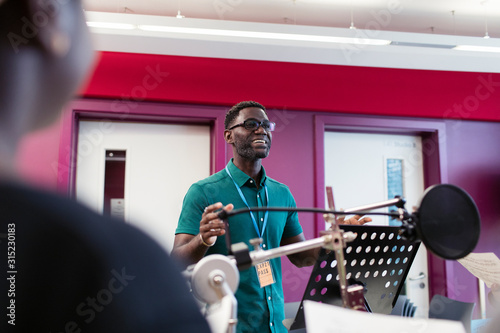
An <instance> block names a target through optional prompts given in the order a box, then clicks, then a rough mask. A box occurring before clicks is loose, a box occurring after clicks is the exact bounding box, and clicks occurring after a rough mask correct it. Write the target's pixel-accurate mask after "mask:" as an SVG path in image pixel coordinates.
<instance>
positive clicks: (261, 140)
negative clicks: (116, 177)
mask: <svg viewBox="0 0 500 333" xmlns="http://www.w3.org/2000/svg"><path fill="white" fill-rule="evenodd" d="M224 125H225V131H224V139H225V140H226V142H227V143H228V144H230V145H232V146H233V156H234V158H233V159H232V160H231V161H229V163H228V164H227V166H226V167H225V168H224V169H223V170H221V171H219V172H218V173H216V174H214V175H212V176H210V177H208V178H206V179H204V180H201V181H199V182H197V183H195V184H193V185H192V186H191V188H190V189H189V190H188V193H187V194H186V196H185V198H184V203H183V207H182V212H181V215H180V218H179V224H178V227H177V230H176V235H175V240H174V248H173V250H172V256H175V257H177V258H179V259H181V260H183V261H184V262H185V263H186V264H192V263H196V262H198V261H199V260H200V259H201V258H203V256H205V255H210V254H215V253H219V254H223V255H227V254H228V249H227V248H226V242H225V236H224V233H225V230H224V224H223V222H222V221H220V220H219V219H218V218H217V214H216V213H215V211H216V210H219V209H220V208H222V207H223V205H226V206H225V207H224V209H228V210H229V209H232V208H233V207H234V208H245V207H296V204H295V200H294V198H293V196H292V194H291V193H290V190H289V189H288V187H287V186H286V185H284V184H281V183H279V182H277V181H276V180H274V179H272V178H270V177H268V176H267V174H266V171H265V169H264V167H263V166H262V159H263V158H265V157H267V156H268V154H269V150H270V148H271V142H272V134H271V132H272V131H273V130H274V127H275V124H274V123H272V122H270V121H269V119H268V117H267V113H266V109H265V107H264V106H262V105H261V104H259V103H257V102H253V101H247V102H240V103H238V104H236V105H235V106H233V107H232V108H231V109H230V110H229V111H228V113H227V114H226V119H225V123H224ZM358 218H359V217H358ZM200 220H201V221H200ZM350 221H351V220H350ZM367 221H369V218H364V219H361V220H358V219H357V218H356V219H353V220H352V221H351V222H352V223H355V224H363V223H364V222H367ZM229 225H230V227H229V230H230V234H231V242H232V243H233V244H234V243H239V242H245V243H246V244H247V245H248V246H250V243H249V240H250V239H253V238H261V239H262V240H263V242H262V245H261V246H262V249H263V250H269V249H273V248H277V247H280V246H283V245H287V244H292V243H296V242H300V241H304V240H305V237H304V234H303V232H302V227H301V226H300V224H299V220H298V216H297V213H296V212H267V213H266V212H251V213H248V214H239V215H235V216H233V217H231V220H230V223H229ZM316 256H317V250H310V251H305V252H301V253H296V254H293V255H289V256H288V258H289V259H290V261H291V262H292V263H293V264H294V265H296V266H297V267H303V266H307V265H312V264H314V262H315V258H316ZM266 265H269V266H266ZM264 266H265V267H264V268H269V267H270V268H271V269H270V271H271V273H270V274H264V275H261V277H260V278H259V277H258V274H257V270H256V268H255V267H251V268H249V269H247V270H245V271H241V272H240V284H239V287H238V290H237V292H236V299H237V301H238V324H237V331H238V332H256V333H263V332H287V330H286V328H285V327H284V326H283V323H282V321H283V319H284V299H283V287H282V284H281V259H280V258H276V259H271V260H269V262H266V263H264ZM264 271H265V269H264ZM267 271H269V269H268V270H267Z"/></svg>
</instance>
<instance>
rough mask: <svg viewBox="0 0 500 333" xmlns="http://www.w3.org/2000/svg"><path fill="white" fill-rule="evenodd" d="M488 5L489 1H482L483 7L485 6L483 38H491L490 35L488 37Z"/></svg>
mask: <svg viewBox="0 0 500 333" xmlns="http://www.w3.org/2000/svg"><path fill="white" fill-rule="evenodd" d="M487 4H488V0H484V1H481V5H482V6H484V30H485V31H484V37H483V38H486V39H488V38H490V35H488V9H487V8H486V5H487Z"/></svg>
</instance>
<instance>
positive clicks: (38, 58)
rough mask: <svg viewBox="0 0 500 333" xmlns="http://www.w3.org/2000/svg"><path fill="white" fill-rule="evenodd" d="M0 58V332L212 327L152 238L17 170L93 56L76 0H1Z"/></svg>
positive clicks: (74, 332) (197, 329) (195, 329)
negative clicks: (33, 137) (21, 155)
mask: <svg viewBox="0 0 500 333" xmlns="http://www.w3.org/2000/svg"><path fill="white" fill-rule="evenodd" d="M0 60H1V61H0V73H1V75H0V280H1V282H0V292H1V294H2V295H1V296H0V299H1V307H2V309H3V311H2V313H3V315H2V318H1V324H0V332H71V333H78V332H107V333H108V332H120V333H124V332H209V328H208V324H207V323H206V321H205V320H204V318H203V317H202V315H201V313H200V311H199V309H198V307H197V305H196V304H195V302H194V300H193V298H192V297H191V295H190V294H189V291H188V288H187V285H186V281H185V280H184V278H183V277H182V276H181V274H180V271H179V269H178V267H177V266H176V264H175V263H174V262H173V261H172V260H171V259H170V257H169V256H168V255H167V253H166V252H165V251H164V250H163V249H162V248H161V247H160V246H159V245H158V244H157V243H155V242H154V241H153V240H152V239H151V238H149V237H148V236H146V235H145V234H144V233H143V232H141V231H139V230H138V229H136V228H134V227H132V226H130V225H127V224H125V223H123V222H120V221H115V220H112V219H108V218H105V217H102V216H100V215H98V214H96V213H94V212H92V211H90V210H88V209H86V208H84V207H83V206H81V205H80V204H78V203H76V202H74V201H72V200H70V199H67V198H63V197H59V196H58V195H56V194H54V193H49V192H44V191H41V190H38V189H35V188H32V187H30V186H29V185H28V184H25V183H24V182H23V180H22V179H21V178H20V177H19V176H18V175H16V172H15V167H14V157H15V154H16V150H17V146H18V144H19V142H20V140H21V138H22V137H23V136H24V135H26V134H27V133H29V132H31V131H33V130H36V129H40V128H42V127H44V126H46V125H49V124H51V123H52V122H53V121H54V120H56V119H57V118H58V117H59V114H60V110H61V109H62V107H63V105H64V104H65V103H66V102H68V101H69V99H70V98H71V97H72V95H73V93H74V92H75V91H76V89H77V88H78V87H79V86H80V85H81V83H82V81H83V79H84V78H85V76H86V73H87V72H88V70H89V68H90V66H91V64H92V60H93V51H92V49H91V45H90V36H89V33H88V31H87V27H86V23H85V19H84V15H83V10H82V4H81V0H0Z"/></svg>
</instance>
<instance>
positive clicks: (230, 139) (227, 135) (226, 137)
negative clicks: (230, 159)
mask: <svg viewBox="0 0 500 333" xmlns="http://www.w3.org/2000/svg"><path fill="white" fill-rule="evenodd" d="M224 140H226V142H227V143H229V144H232V143H233V132H231V131H229V130H225V131H224Z"/></svg>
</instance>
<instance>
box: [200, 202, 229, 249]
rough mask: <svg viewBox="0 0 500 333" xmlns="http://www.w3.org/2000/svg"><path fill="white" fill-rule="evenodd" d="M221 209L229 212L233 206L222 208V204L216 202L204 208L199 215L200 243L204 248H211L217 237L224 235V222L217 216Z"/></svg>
mask: <svg viewBox="0 0 500 333" xmlns="http://www.w3.org/2000/svg"><path fill="white" fill-rule="evenodd" d="M221 208H222V209H224V210H225V211H231V210H232V209H233V208H234V206H233V204H228V205H227V206H225V207H224V208H223V207H222V203H221V202H217V203H214V204H212V205H210V206H207V207H205V210H204V211H203V214H202V215H201V221H200V238H201V239H200V242H201V243H202V244H203V245H204V246H212V245H213V244H215V241H216V240H217V237H218V236H222V235H224V234H225V233H226V230H225V228H224V222H223V221H222V220H221V219H219V215H218V213H219V210H220V209H221Z"/></svg>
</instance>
